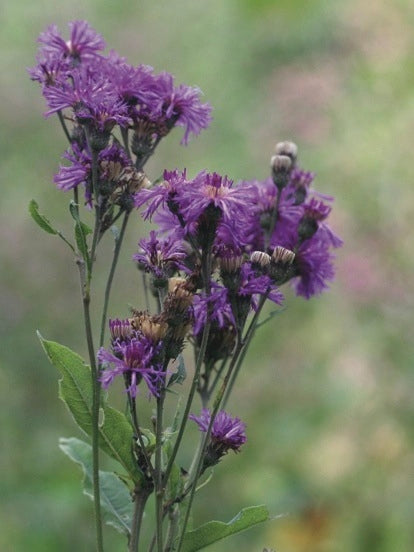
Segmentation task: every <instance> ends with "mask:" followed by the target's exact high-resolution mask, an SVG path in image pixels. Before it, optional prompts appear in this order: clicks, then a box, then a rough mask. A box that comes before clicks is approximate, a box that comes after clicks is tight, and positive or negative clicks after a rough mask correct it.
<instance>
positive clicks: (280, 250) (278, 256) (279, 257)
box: [272, 245, 295, 265]
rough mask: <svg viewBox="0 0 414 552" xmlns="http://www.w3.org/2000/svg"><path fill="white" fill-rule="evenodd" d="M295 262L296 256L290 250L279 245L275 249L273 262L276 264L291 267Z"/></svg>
mask: <svg viewBox="0 0 414 552" xmlns="http://www.w3.org/2000/svg"><path fill="white" fill-rule="evenodd" d="M294 260H295V254H294V253H293V251H291V250H290V249H286V248H285V247H282V246H280V245H278V246H277V247H275V249H274V251H273V253H272V261H273V262H274V263H281V264H284V265H290V264H292V263H293V261H294Z"/></svg>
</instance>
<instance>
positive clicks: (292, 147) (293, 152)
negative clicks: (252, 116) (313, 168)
mask: <svg viewBox="0 0 414 552" xmlns="http://www.w3.org/2000/svg"><path fill="white" fill-rule="evenodd" d="M275 153H276V155H287V156H288V157H290V158H291V159H292V161H293V163H294V162H295V161H296V158H297V156H298V146H297V145H296V144H295V143H294V142H288V141H286V142H278V143H277V144H276V146H275Z"/></svg>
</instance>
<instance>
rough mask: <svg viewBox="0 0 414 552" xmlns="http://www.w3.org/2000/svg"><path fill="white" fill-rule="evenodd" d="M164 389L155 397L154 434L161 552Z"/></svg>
mask: <svg viewBox="0 0 414 552" xmlns="http://www.w3.org/2000/svg"><path fill="white" fill-rule="evenodd" d="M164 398H165V391H164V389H162V390H161V392H160V396H159V397H157V422H156V428H155V429H156V436H155V481H154V483H155V514H156V535H157V552H163V535H162V525H163V508H162V503H163V498H164V490H163V477H162V423H163V408H164Z"/></svg>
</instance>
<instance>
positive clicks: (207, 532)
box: [181, 506, 269, 552]
mask: <svg viewBox="0 0 414 552" xmlns="http://www.w3.org/2000/svg"><path fill="white" fill-rule="evenodd" d="M268 519H269V511H268V509H267V508H266V506H250V507H248V508H244V509H243V510H241V511H240V512H239V513H238V514H237V516H236V517H235V518H233V519H232V520H231V521H229V522H228V523H223V522H222V521H209V522H208V523H205V524H204V525H201V526H200V527H198V528H197V529H194V530H193V531H188V532H187V533H186V534H185V536H184V542H183V545H182V547H181V552H196V550H202V549H203V548H205V547H206V546H209V545H210V544H213V543H215V542H217V541H219V540H222V539H224V538H226V537H229V536H230V535H235V534H236V533H240V532H241V531H245V530H246V529H249V528H250V527H253V525H257V524H258V523H263V522H264V521H267V520H268Z"/></svg>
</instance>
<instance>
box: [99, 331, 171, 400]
mask: <svg viewBox="0 0 414 552" xmlns="http://www.w3.org/2000/svg"><path fill="white" fill-rule="evenodd" d="M116 326H117V329H119V328H121V327H122V326H124V329H125V325H124V324H122V323H121V324H115V325H114V324H112V327H113V329H115V327H116ZM111 329H112V328H111ZM121 329H122V328H121ZM161 346H162V343H161V342H159V343H158V344H154V342H153V341H152V340H150V339H148V338H147V337H145V336H144V335H142V334H141V333H139V332H136V331H135V332H133V333H132V337H126V338H125V339H123V338H122V337H120V338H119V339H116V340H115V341H114V342H113V344H112V350H113V352H110V351H107V350H106V349H104V348H103V347H102V348H101V349H99V351H98V361H99V362H100V363H101V364H102V365H103V366H104V368H105V369H104V370H103V371H102V372H101V375H100V381H101V383H102V387H103V388H104V389H108V387H109V386H110V384H111V383H112V382H113V380H114V379H115V377H116V376H120V375H122V376H123V377H124V380H125V386H126V391H127V392H128V393H129V394H130V396H131V397H136V395H137V391H138V390H137V387H138V385H139V384H140V383H141V381H143V380H144V381H145V383H146V384H147V387H148V391H149V394H150V395H154V396H156V397H157V396H158V395H159V391H160V387H161V386H162V385H163V383H164V381H165V376H166V373H165V371H163V370H162V365H161V363H160V362H159V361H158V359H157V355H158V354H159V352H160V350H161Z"/></svg>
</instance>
